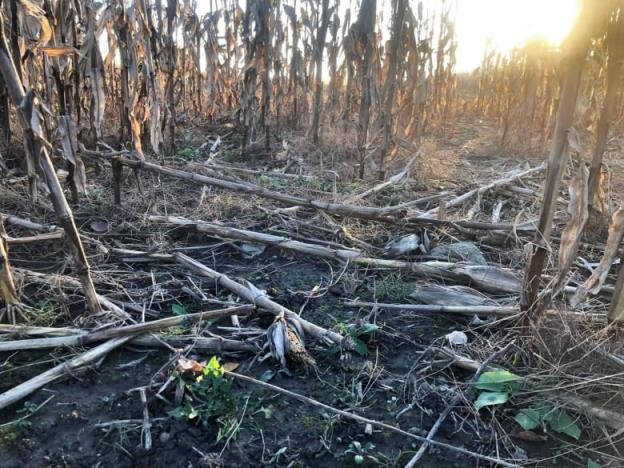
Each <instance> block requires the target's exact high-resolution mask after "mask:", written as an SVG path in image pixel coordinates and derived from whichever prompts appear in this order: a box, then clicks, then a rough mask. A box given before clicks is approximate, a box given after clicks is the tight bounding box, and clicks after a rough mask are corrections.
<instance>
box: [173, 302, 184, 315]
mask: <svg viewBox="0 0 624 468" xmlns="http://www.w3.org/2000/svg"><path fill="white" fill-rule="evenodd" d="M171 312H173V313H174V315H186V314H188V311H187V310H186V307H184V306H183V305H180V304H171Z"/></svg>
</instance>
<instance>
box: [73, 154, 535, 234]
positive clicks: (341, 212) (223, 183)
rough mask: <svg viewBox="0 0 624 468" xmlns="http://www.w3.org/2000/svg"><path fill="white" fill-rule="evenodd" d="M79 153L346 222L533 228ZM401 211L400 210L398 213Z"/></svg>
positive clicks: (517, 229) (117, 155)
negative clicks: (409, 212)
mask: <svg viewBox="0 0 624 468" xmlns="http://www.w3.org/2000/svg"><path fill="white" fill-rule="evenodd" d="M82 151H84V153H85V154H86V155H91V156H99V157H102V158H105V159H108V160H109V161H111V162H115V163H119V164H122V165H124V166H128V167H131V168H135V169H143V170H146V171H148V172H152V173H155V174H161V175H165V176H169V177H174V178H178V179H182V180H186V181H188V182H191V183H195V184H200V185H210V186H213V187H218V188H221V189H225V190H232V191H235V192H241V193H250V194H254V195H257V196H260V197H263V198H268V199H270V200H275V201H278V202H281V203H284V204H286V205H290V206H301V207H304V208H312V209H315V210H322V211H325V212H327V213H331V214H334V215H338V216H342V217H346V218H358V219H368V220H373V221H380V222H384V223H390V224H396V223H406V224H408V225H418V226H423V225H444V226H450V227H462V228H466V229H479V230H490V231H492V230H493V231H513V230H516V231H518V232H519V231H530V232H533V231H534V228H533V227H532V226H529V227H526V228H524V227H523V228H521V229H520V228H518V227H517V226H514V225H511V224H490V223H480V222H471V221H444V220H438V219H435V218H427V217H426V216H424V215H420V216H409V217H406V216H405V213H404V212H405V211H406V207H407V206H405V207H404V206H401V207H396V206H389V207H384V208H378V207H371V206H358V205H347V204H341V203H331V202H326V201H322V200H308V199H306V198H302V197H297V196H294V195H289V194H286V193H281V192H276V191H273V190H268V189H266V188H264V187H261V186H258V185H254V184H248V183H242V182H233V181H228V180H222V179H218V178H215V177H208V176H204V175H200V174H196V173H193V172H188V171H183V170H180V169H174V168H171V167H166V166H161V165H159V164H155V163H151V162H149V161H143V160H138V159H131V158H126V157H121V156H119V153H113V154H109V153H102V152H98V151H91V150H87V149H86V148H84V147H82ZM124 154H126V155H128V156H129V155H130V154H131V153H129V152H128V153H124ZM399 208H400V209H399Z"/></svg>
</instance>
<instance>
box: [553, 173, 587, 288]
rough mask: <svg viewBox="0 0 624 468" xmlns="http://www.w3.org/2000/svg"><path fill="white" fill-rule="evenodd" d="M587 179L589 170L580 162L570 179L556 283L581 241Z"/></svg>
mask: <svg viewBox="0 0 624 468" xmlns="http://www.w3.org/2000/svg"><path fill="white" fill-rule="evenodd" d="M588 179H589V171H588V170H587V167H586V166H585V163H581V165H580V166H579V169H578V172H577V174H576V175H575V176H574V177H573V178H572V180H571V181H570V188H569V191H570V203H569V205H568V213H569V214H570V220H569V221H568V224H567V225H566V227H565V229H564V230H563V233H562V234H561V247H560V249H559V279H558V284H560V283H561V282H562V281H563V279H564V277H565V275H566V274H567V272H568V270H569V268H570V267H571V266H572V263H573V262H574V257H575V255H576V252H577V250H578V246H579V243H580V241H581V234H582V232H583V229H584V228H585V224H586V223H587V218H588V217H589V211H588V187H587V181H588Z"/></svg>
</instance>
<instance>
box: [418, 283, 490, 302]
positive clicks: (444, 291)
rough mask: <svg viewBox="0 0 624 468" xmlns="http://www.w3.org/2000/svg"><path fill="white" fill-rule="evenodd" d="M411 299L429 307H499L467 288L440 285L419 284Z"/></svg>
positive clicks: (477, 292) (487, 298)
mask: <svg viewBox="0 0 624 468" xmlns="http://www.w3.org/2000/svg"><path fill="white" fill-rule="evenodd" d="M410 297H411V298H412V299H414V300H416V301H417V302H420V303H421V304H427V305H449V304H450V305H463V306H484V305H498V304H497V303H496V302H495V301H493V300H492V299H490V298H489V297H487V296H485V295H483V294H481V293H480V292H479V291H477V290H475V289H472V288H468V287H466V286H441V285H438V284H417V285H416V289H415V290H414V292H413V293H411V294H410Z"/></svg>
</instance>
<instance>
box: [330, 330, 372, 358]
mask: <svg viewBox="0 0 624 468" xmlns="http://www.w3.org/2000/svg"><path fill="white" fill-rule="evenodd" d="M336 328H338V331H339V332H340V333H342V334H343V335H348V336H349V338H351V341H352V342H353V346H354V350H355V352H356V353H358V354H359V355H360V356H366V355H367V354H368V346H367V345H366V342H365V341H364V340H363V339H362V337H370V336H371V335H373V334H374V333H375V332H376V331H377V330H379V325H376V324H374V323H363V324H360V325H353V324H346V323H344V322H339V323H338V324H337V325H336Z"/></svg>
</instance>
